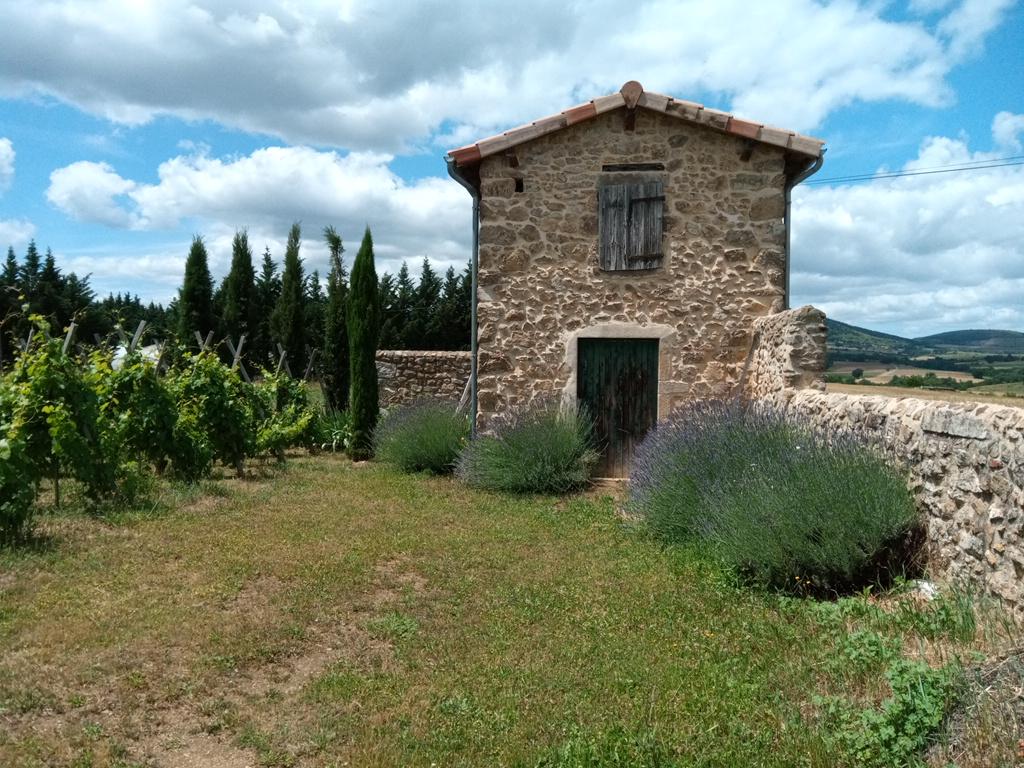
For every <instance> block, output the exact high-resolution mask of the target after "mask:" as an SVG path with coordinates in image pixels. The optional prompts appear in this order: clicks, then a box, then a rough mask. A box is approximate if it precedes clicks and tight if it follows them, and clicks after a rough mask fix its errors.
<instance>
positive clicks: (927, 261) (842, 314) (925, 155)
mask: <svg viewBox="0 0 1024 768" xmlns="http://www.w3.org/2000/svg"><path fill="white" fill-rule="evenodd" d="M1020 117H1021V116H1019V115H1012V114H1010V113H1000V116H998V117H997V119H996V120H995V121H994V122H993V135H994V138H995V139H996V143H997V144H999V145H1002V146H1005V145H1006V144H1007V143H1008V142H1015V141H1017V137H1018V135H1019V134H1020V132H1021V131H1024V121H1019V120H1018V118H1020ZM1000 132H1001V134H1002V137H1001V138H1000ZM1001 154H1002V153H1001V152H1000V151H998V150H997V151H995V152H992V153H984V152H972V151H971V150H970V148H969V147H968V145H967V143H966V141H965V140H964V139H950V138H946V137H931V138H928V139H926V140H925V141H924V142H923V143H922V145H921V148H920V150H919V152H918V156H917V157H916V158H915V159H914V160H912V161H910V162H908V163H907V164H906V165H905V166H904V167H905V169H907V170H913V169H919V168H934V167H937V166H943V165H950V164H955V163H965V162H973V161H979V160H992V159H995V158H998V157H1000V156H1001ZM1022 242H1024V166H1007V167H1000V168H989V169H984V170H980V169H975V170H970V171H966V172H958V173H948V174H935V175H923V176H907V177H902V178H895V179H888V180H877V181H873V182H869V183H863V184H856V185H849V186H843V185H839V186H835V187H827V186H822V187H799V188H797V191H796V192H795V193H794V228H793V252H794V261H793V266H794V276H793V292H794V302H795V303H812V304H815V305H817V306H819V307H821V308H822V309H824V310H825V312H826V313H827V314H829V315H830V316H833V317H835V318H837V319H839V320H843V321H846V322H851V323H854V324H857V325H864V326H867V327H869V328H878V329H882V330H892V331H895V332H897V333H905V334H908V335H918V334H924V333H930V332H935V331H938V330H947V329H955V328H964V327H974V328H999V327H1005V328H1024V303H1022V302H1021V297H1022V296H1024V259H1022V258H1021V250H1020V249H1021V243H1022Z"/></svg>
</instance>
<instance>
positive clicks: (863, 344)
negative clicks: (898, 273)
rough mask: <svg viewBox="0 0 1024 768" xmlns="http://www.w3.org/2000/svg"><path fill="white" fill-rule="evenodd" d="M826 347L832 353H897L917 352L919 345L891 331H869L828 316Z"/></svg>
mask: <svg viewBox="0 0 1024 768" xmlns="http://www.w3.org/2000/svg"><path fill="white" fill-rule="evenodd" d="M827 324H828V347H829V350H830V351H831V352H833V353H837V352H859V353H862V354H867V353H872V352H877V353H887V354H890V355H892V354H898V355H914V354H919V351H918V349H919V347H918V345H917V343H916V342H915V341H914V340H913V339H905V338H903V337H902V336H893V335H892V334H891V333H881V332H880V331H871V330H868V329H867V328H859V327H857V326H856V325H849V324H847V323H841V322H839V321H838V320H833V319H832V318H828V320H827Z"/></svg>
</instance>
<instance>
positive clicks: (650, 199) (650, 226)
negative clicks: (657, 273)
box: [598, 180, 665, 270]
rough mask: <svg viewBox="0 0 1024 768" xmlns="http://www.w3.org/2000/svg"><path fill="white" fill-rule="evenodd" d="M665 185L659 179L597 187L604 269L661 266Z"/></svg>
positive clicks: (599, 251)
mask: <svg viewBox="0 0 1024 768" xmlns="http://www.w3.org/2000/svg"><path fill="white" fill-rule="evenodd" d="M664 202H665V189H664V185H663V184H662V182H661V181H660V180H652V181H643V182H636V183H630V184H604V185H602V186H601V187H599V189H598V217H599V222H598V243H599V244H598V256H599V259H600V264H601V269H606V270H627V269H654V268H655V267H660V266H661V259H662V253H661V239H662V237H661V236H662V216H663V209H664Z"/></svg>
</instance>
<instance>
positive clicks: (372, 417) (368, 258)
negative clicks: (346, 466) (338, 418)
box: [346, 227, 380, 460]
mask: <svg viewBox="0 0 1024 768" xmlns="http://www.w3.org/2000/svg"><path fill="white" fill-rule="evenodd" d="M379 299H380V296H379V294H378V288H377V270H376V268H375V267H374V264H373V237H372V236H371V235H370V228H369V227H367V228H366V234H364V235H363V242H362V245H360V246H359V253H358V254H357V255H356V260H355V264H353V266H352V279H351V283H350V286H349V295H348V312H347V317H346V320H347V321H348V348H349V364H350V366H351V368H350V373H349V381H350V386H349V402H350V405H349V423H350V425H351V430H352V439H351V444H350V446H349V455H350V456H351V457H352V458H353V459H357V460H360V459H367V458H369V457H370V455H371V454H372V452H373V449H372V442H373V430H374V429H375V428H376V426H377V414H378V410H379V405H378V401H377V398H378V394H377V360H376V357H377V332H378V323H379V322H380V307H379V305H378V301H379Z"/></svg>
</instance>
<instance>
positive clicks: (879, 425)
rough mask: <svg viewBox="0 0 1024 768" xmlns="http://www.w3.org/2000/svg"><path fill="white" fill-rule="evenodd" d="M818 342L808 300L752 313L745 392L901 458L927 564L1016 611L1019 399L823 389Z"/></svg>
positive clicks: (1023, 519) (1022, 463)
mask: <svg viewBox="0 0 1024 768" xmlns="http://www.w3.org/2000/svg"><path fill="white" fill-rule="evenodd" d="M825 342H826V330H825V316H824V314H823V313H821V312H820V311H819V310H817V309H814V308H813V307H801V308H800V309H794V310H789V311H786V312H779V313H777V314H775V315H770V316H768V317H765V318H762V319H760V320H758V321H757V322H756V323H755V326H754V342H753V344H752V346H751V352H750V355H749V357H748V359H747V365H746V370H745V376H744V379H743V391H744V392H745V394H746V395H747V396H748V397H751V398H757V399H762V400H769V401H772V402H775V403H777V404H779V405H782V406H784V407H786V408H788V409H789V410H790V411H792V412H794V413H798V414H800V415H801V416H803V417H804V418H807V419H809V420H810V421H811V422H812V423H813V424H815V425H817V426H819V427H822V428H823V429H827V430H845V431H850V432H853V433H856V434H858V435H862V436H864V437H866V438H867V439H868V440H869V441H870V442H872V443H873V444H875V445H877V446H879V447H880V448H882V449H883V450H884V451H886V452H887V453H889V454H890V455H892V456H893V457H895V459H896V460H897V461H899V462H901V463H903V464H904V465H905V466H906V468H907V471H908V473H909V476H910V488H911V491H912V492H913V494H914V498H915V500H916V502H917V506H918V509H919V510H920V512H921V514H922V516H923V520H924V523H925V526H926V529H927V536H928V549H929V553H928V555H929V565H930V567H931V568H932V570H933V571H934V572H935V573H936V574H940V575H943V576H944V577H946V578H948V579H950V580H951V581H955V582H962V581H966V582H969V583H971V584H973V585H975V586H979V587H981V588H982V589H984V590H985V591H987V592H989V593H991V594H994V595H997V596H999V597H1001V598H1002V599H1003V600H1005V601H1006V602H1007V603H1009V604H1010V605H1012V606H1013V608H1014V609H1015V610H1016V611H1017V612H1018V613H1020V614H1024V540H1022V533H1024V532H1022V530H1021V527H1022V524H1024V408H1017V407H1014V406H1002V405H990V404H983V403H946V402H940V401H937V400H924V399H916V398H895V397H887V396H884V395H848V394H840V393H832V392H825V391H824V389H825V385H824V379H823V375H824V369H825V350H826V345H825Z"/></svg>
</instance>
